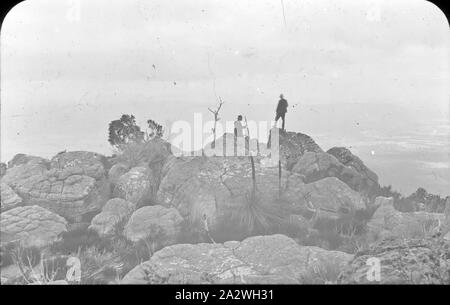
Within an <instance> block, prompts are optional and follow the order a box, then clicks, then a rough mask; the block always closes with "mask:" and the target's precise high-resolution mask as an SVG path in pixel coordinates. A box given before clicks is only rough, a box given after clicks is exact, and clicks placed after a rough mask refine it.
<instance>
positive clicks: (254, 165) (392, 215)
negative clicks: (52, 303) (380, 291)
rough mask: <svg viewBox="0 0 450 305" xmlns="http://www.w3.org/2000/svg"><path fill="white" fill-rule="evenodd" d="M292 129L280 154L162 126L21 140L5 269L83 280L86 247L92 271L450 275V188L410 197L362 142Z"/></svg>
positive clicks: (369, 279) (19, 276) (7, 278)
mask: <svg viewBox="0 0 450 305" xmlns="http://www.w3.org/2000/svg"><path fill="white" fill-rule="evenodd" d="M279 135H280V138H279V140H280V141H279V147H278V148H279V152H280V161H281V162H279V163H278V162H269V161H268V160H269V159H270V158H269V157H270V156H267V155H263V154H261V152H262V151H263V150H264V149H266V151H265V152H267V151H268V150H267V143H256V146H255V147H256V148H257V149H256V150H255V151H251V152H252V153H253V155H250V154H248V155H244V156H237V155H236V156H234V155H230V156H221V155H220V154H219V153H217V149H219V148H218V146H217V147H215V146H210V147H209V148H207V149H205V150H203V151H201V153H200V154H191V155H189V154H185V155H184V156H180V155H174V154H173V153H172V151H177V150H176V149H175V148H172V147H171V146H170V144H169V143H167V142H165V141H164V140H162V139H160V138H155V139H149V140H145V141H141V142H130V143H127V144H126V145H125V144H124V145H121V146H119V148H118V149H117V154H115V155H113V156H103V155H101V154H97V153H95V152H88V151H63V152H60V153H58V154H57V155H55V156H54V157H52V158H50V159H45V158H41V157H38V156H31V155H26V154H17V155H16V156H15V157H14V158H13V159H12V160H10V161H9V162H8V163H7V164H6V163H3V164H2V168H1V169H2V171H1V184H0V189H1V262H2V266H1V268H2V283H12V284H39V283H50V284H51V283H65V284H72V283H73V282H71V280H70V279H67V278H66V274H67V266H68V265H67V259H68V257H69V256H68V255H69V254H71V255H74V254H75V253H76V256H77V258H78V259H79V260H80V262H81V264H82V266H84V267H82V276H81V278H80V281H81V283H83V284H161V283H163V284H181V283H182V284H204V283H210V284H219V283H221V284H338V283H342V284H359V283H361V284H366V283H380V284H391V283H408V284H411V283H413V284H415V283H417V284H423V283H431V284H435V283H447V284H448V283H449V282H448V281H449V277H448V272H449V270H450V268H449V264H448V253H449V251H448V240H449V239H450V238H449V237H448V235H449V231H450V225H449V219H450V218H449V211H450V199H447V201H445V203H444V205H443V203H442V200H440V199H438V198H435V197H433V196H431V195H426V192H424V191H419V190H418V192H417V193H415V194H413V195H411V196H409V197H401V196H400V194H398V193H396V192H394V191H392V190H391V189H390V188H386V187H382V186H380V184H379V181H378V176H377V175H376V174H375V173H374V172H373V171H372V170H371V169H369V168H368V167H367V166H366V165H365V164H364V162H363V161H362V160H361V159H360V158H358V157H357V156H356V155H354V154H353V153H352V152H351V151H350V150H349V149H347V148H343V147H334V148H331V149H329V150H328V151H324V150H323V149H322V148H321V147H319V145H317V144H316V143H315V141H314V140H313V139H312V138H311V137H310V136H308V135H305V134H302V133H298V132H292V131H283V130H279ZM231 136H232V135H231ZM224 139H230V134H225V135H224V136H223V137H219V138H218V140H217V141H219V142H220V141H222V140H224ZM270 145H275V144H274V143H273V142H272V143H269V146H270ZM247 152H250V150H248V151H247ZM424 194H425V195H426V196H425V195H424ZM445 204H446V206H445ZM426 205H427V206H426ZM424 206H426V209H425V208H423V207H424ZM18 254H19V255H18ZM24 258H26V259H25V260H24ZM49 262H52V263H51V264H52V266H53V267H52V268H50V269H49V268H47V267H48V264H49ZM368 262H369V263H368ZM373 262H375V263H373ZM374 264H375V265H374ZM376 264H378V265H376ZM42 266H47V267H45V268H44V269H43V268H42ZM377 266H378V267H379V269H374V270H372V269H370V268H377ZM57 267H58V268H59V269H58V268H57ZM57 270H60V271H57ZM377 270H378V271H377ZM368 272H369V273H370V272H372V273H370V274H371V275H370V276H367V274H368ZM377 272H378V273H377ZM378 275H379V276H378ZM374 279H375V280H374Z"/></svg>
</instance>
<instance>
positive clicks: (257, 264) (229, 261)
mask: <svg viewBox="0 0 450 305" xmlns="http://www.w3.org/2000/svg"><path fill="white" fill-rule="evenodd" d="M352 257H353V256H352V255H350V254H347V253H343V252H339V251H327V250H324V249H321V248H318V247H307V246H300V245H298V244H297V243H296V242H295V241H294V240H292V239H291V238H289V237H287V236H284V235H280V234H276V235H268V236H254V237H250V238H247V239H245V240H243V241H242V242H238V241H228V242H225V243H224V244H206V243H201V244H178V245H173V246H169V247H166V248H163V249H162V250H160V251H158V252H156V253H155V254H154V255H153V256H152V257H151V258H150V260H149V261H147V262H144V263H142V264H141V265H139V266H137V267H135V268H134V269H133V270H131V271H130V272H129V273H128V274H127V275H126V276H125V277H124V279H123V283H125V284H153V283H161V282H164V283H172V284H175V283H187V284H202V283H246V284H263V283H266V284H267V283H271V284H295V283H302V282H303V279H304V278H305V277H306V276H308V274H309V273H310V272H311V270H312V269H314V268H327V266H328V267H330V266H332V268H337V269H341V268H343V267H344V266H345V265H346V264H347V263H348V261H350V260H351V259H352Z"/></svg>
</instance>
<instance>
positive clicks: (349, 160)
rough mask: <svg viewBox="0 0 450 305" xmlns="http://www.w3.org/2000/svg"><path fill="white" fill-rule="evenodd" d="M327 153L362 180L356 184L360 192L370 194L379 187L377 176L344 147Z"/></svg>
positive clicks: (332, 149)
mask: <svg viewBox="0 0 450 305" xmlns="http://www.w3.org/2000/svg"><path fill="white" fill-rule="evenodd" d="M327 153H329V154H331V155H333V156H334V157H336V159H338V160H339V162H341V163H342V164H344V165H345V166H347V167H349V168H353V169H354V170H355V171H356V172H358V173H359V174H360V175H361V176H362V177H363V179H362V180H361V181H360V182H359V183H358V184H357V185H358V188H359V189H360V190H361V191H363V190H364V191H366V192H368V193H371V192H373V191H375V190H376V189H377V188H379V187H380V185H379V184H378V176H377V174H375V173H374V172H373V171H372V170H370V169H369V168H368V167H367V166H366V165H365V164H364V162H363V161H361V159H360V158H358V157H357V156H355V155H354V154H352V153H351V151H350V150H348V149H347V148H345V147H333V148H331V149H329V150H328V151H327Z"/></svg>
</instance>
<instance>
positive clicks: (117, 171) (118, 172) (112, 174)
mask: <svg viewBox="0 0 450 305" xmlns="http://www.w3.org/2000/svg"><path fill="white" fill-rule="evenodd" d="M129 170H130V168H129V167H128V165H126V164H123V163H117V164H114V165H113V166H112V167H111V168H110V169H109V171H108V180H109V182H111V184H112V185H114V186H115V185H116V183H117V182H119V178H120V177H121V176H122V175H124V174H126V173H127V172H128V171H129Z"/></svg>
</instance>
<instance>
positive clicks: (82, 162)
mask: <svg viewBox="0 0 450 305" xmlns="http://www.w3.org/2000/svg"><path fill="white" fill-rule="evenodd" d="M20 160H22V159H20ZM101 160H102V157H101V156H100V155H98V154H96V153H91V152H84V151H76V152H64V153H61V154H58V155H57V156H55V157H54V158H53V159H52V160H51V162H44V161H42V160H41V159H36V158H31V159H30V160H28V161H27V159H24V160H22V161H23V162H25V163H19V164H17V165H15V166H14V167H12V168H8V170H7V172H6V174H5V176H3V177H2V182H3V183H6V184H7V185H9V186H10V187H11V188H12V189H13V190H14V191H15V192H16V193H17V194H18V195H19V196H20V197H21V198H22V200H23V202H24V205H39V206H42V207H44V208H46V209H48V210H50V211H52V212H54V213H57V214H59V215H61V216H63V217H66V218H67V219H70V220H74V221H79V220H80V218H81V217H82V215H83V214H85V213H88V212H92V211H97V210H98V211H100V209H101V207H102V206H103V205H104V203H105V202H106V200H107V199H108V197H109V193H110V190H109V182H108V181H107V180H106V177H105V170H104V168H103V164H102V161H101ZM22 161H21V162H22ZM17 162H18V161H17ZM17 162H16V163H17Z"/></svg>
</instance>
